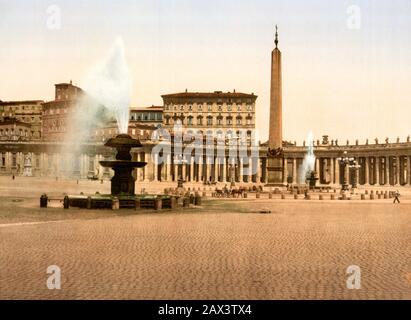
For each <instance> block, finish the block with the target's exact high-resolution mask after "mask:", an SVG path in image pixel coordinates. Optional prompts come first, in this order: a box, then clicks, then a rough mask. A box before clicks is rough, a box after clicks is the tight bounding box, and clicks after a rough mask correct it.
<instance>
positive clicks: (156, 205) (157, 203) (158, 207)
mask: <svg viewBox="0 0 411 320" xmlns="http://www.w3.org/2000/svg"><path fill="white" fill-rule="evenodd" d="M162 207H163V199H161V196H158V197H157V198H155V199H154V210H161V209H162Z"/></svg>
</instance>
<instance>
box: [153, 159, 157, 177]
mask: <svg viewBox="0 0 411 320" xmlns="http://www.w3.org/2000/svg"><path fill="white" fill-rule="evenodd" d="M153 177H154V178H153V179H154V181H157V180H158V154H155V155H154V161H153Z"/></svg>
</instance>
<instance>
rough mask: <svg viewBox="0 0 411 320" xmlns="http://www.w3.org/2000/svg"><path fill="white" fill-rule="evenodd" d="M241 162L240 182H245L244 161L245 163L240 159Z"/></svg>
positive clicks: (239, 162) (239, 163)
mask: <svg viewBox="0 0 411 320" xmlns="http://www.w3.org/2000/svg"><path fill="white" fill-rule="evenodd" d="M239 160H240V161H238V166H239V171H240V174H239V180H240V182H244V179H243V174H244V172H243V169H244V168H243V165H244V161H243V158H239Z"/></svg>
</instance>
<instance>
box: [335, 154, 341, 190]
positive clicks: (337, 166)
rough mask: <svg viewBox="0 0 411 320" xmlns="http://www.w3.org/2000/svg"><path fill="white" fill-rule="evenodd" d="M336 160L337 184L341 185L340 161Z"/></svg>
mask: <svg viewBox="0 0 411 320" xmlns="http://www.w3.org/2000/svg"><path fill="white" fill-rule="evenodd" d="M334 160H335V184H336V185H340V184H341V182H340V162H339V161H338V160H337V159H334Z"/></svg>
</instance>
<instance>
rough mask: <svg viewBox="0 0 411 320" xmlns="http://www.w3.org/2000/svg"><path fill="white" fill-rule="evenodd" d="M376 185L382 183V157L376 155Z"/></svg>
mask: <svg viewBox="0 0 411 320" xmlns="http://www.w3.org/2000/svg"><path fill="white" fill-rule="evenodd" d="M375 185H376V186H379V185H380V158H379V157H375Z"/></svg>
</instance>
